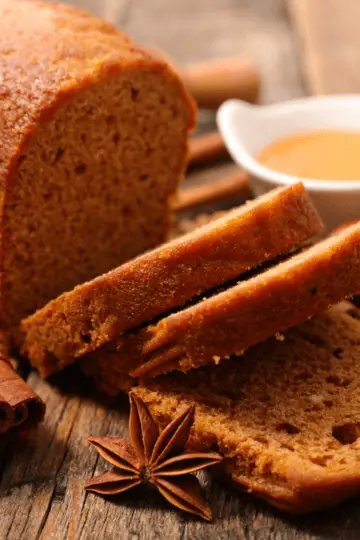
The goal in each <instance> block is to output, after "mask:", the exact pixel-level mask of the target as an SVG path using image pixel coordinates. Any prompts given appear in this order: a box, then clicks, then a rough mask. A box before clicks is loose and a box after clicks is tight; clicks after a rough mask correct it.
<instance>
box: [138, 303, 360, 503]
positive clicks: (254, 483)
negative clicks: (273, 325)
mask: <svg viewBox="0 0 360 540" xmlns="http://www.w3.org/2000/svg"><path fill="white" fill-rule="evenodd" d="M359 318H360V311H359V310H355V309H354V310H350V311H349V312H347V313H346V312H340V308H335V309H333V310H331V311H329V312H326V313H324V314H322V315H320V316H318V317H316V318H314V319H313V320H311V321H308V322H306V323H304V324H302V325H300V326H298V327H296V328H293V329H291V330H289V331H288V332H287V333H286V334H285V336H277V338H275V337H274V338H272V339H270V340H268V341H266V342H264V343H261V344H259V345H256V346H255V347H252V348H251V349H249V350H248V351H247V352H246V353H245V354H244V355H243V356H242V358H237V359H230V360H229V361H227V362H222V363H220V364H219V365H214V366H208V367H205V368H200V369H197V370H192V371H190V372H188V373H187V374H183V373H173V374H170V375H166V376H161V377H158V378H157V379H155V380H153V381H147V382H145V383H143V384H144V387H143V388H140V387H137V388H135V389H134V391H135V392H136V393H137V394H138V395H139V396H141V397H142V398H143V399H144V400H145V402H146V403H147V404H148V406H149V407H150V409H151V411H152V412H153V413H154V414H155V416H156V418H157V419H158V421H159V422H160V423H161V424H165V423H167V422H168V421H169V419H170V418H173V417H175V416H176V415H178V414H179V413H180V412H181V411H183V410H184V409H185V408H186V407H187V406H189V404H190V403H194V402H195V404H196V419H195V426H194V429H193V432H192V436H191V440H190V446H192V447H194V448H202V449H205V448H206V449H209V448H214V449H218V450H219V451H220V452H221V453H222V454H223V455H224V456H225V457H228V458H231V464H230V465H229V469H230V471H231V476H232V479H233V480H235V481H236V482H239V483H240V484H243V485H246V486H247V487H250V489H252V488H253V489H254V490H255V491H256V490H257V489H258V487H259V486H260V485H262V486H263V488H264V491H265V492H267V493H268V494H269V493H270V494H271V493H275V498H276V489H277V488H279V487H286V488H288V489H289V490H290V491H293V493H295V492H296V491H297V490H298V489H301V488H303V487H304V486H302V481H303V479H304V478H307V479H309V478H311V479H312V481H313V483H314V484H315V485H316V484H318V485H319V486H321V483H322V482H324V479H326V478H327V477H329V476H330V477H337V478H338V477H339V476H340V478H341V476H343V477H344V479H348V478H349V477H351V476H353V477H354V478H355V480H354V482H356V483H357V485H358V489H360V474H359V472H358V471H359V465H360V439H359V437H360V321H359V320H358V319H359ZM305 487H306V486H305ZM324 489H325V488H324ZM273 502H274V501H273Z"/></svg>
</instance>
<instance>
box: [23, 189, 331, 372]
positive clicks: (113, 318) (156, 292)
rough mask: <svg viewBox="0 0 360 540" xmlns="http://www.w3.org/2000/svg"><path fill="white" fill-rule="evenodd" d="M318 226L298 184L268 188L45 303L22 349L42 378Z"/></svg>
mask: <svg viewBox="0 0 360 540" xmlns="http://www.w3.org/2000/svg"><path fill="white" fill-rule="evenodd" d="M321 229H322V224H321V221H320V219H319V217H318V215H317V213H316V211H315V209H314V207H313V206H312V204H311V202H310V200H309V198H308V195H307V193H306V191H305V189H304V187H303V185H302V184H300V183H299V184H296V185H293V186H290V187H286V188H280V189H277V190H274V191H273V192H271V193H269V194H266V195H264V196H262V197H260V198H258V199H256V200H255V201H252V202H250V203H248V204H246V205H243V206H241V207H239V208H237V209H234V210H232V211H230V212H228V213H226V214H225V215H224V216H223V217H220V218H219V219H217V220H214V221H212V222H211V223H209V224H207V225H205V226H203V227H201V228H199V229H198V230H197V231H193V232H191V233H189V234H188V235H185V236H183V237H181V238H178V239H175V240H172V241H171V242H169V243H167V244H164V245H163V246H161V247H159V248H157V249H156V250H153V251H149V252H148V253H146V254H144V255H141V256H139V257H138V258H136V259H134V260H131V261H129V262H128V263H126V264H124V265H122V266H121V267H119V268H117V269H116V270H113V271H111V272H109V273H108V274H105V275H103V276H100V277H98V278H96V279H95V280H93V281H91V282H88V283H85V284H83V285H80V286H78V287H76V288H75V289H74V290H73V291H71V292H69V293H66V294H63V295H62V296H60V297H59V298H57V299H55V300H53V301H52V302H50V303H49V304H48V305H46V306H45V307H44V308H42V309H41V310H39V311H38V312H36V313H35V314H34V315H32V316H30V317H29V318H27V319H26V320H25V321H23V324H22V328H23V330H24V332H25V341H24V345H23V347H22V351H23V353H24V354H26V356H27V357H28V358H29V359H30V361H31V363H32V365H33V366H35V367H36V368H37V369H38V370H39V372H40V373H41V375H43V376H47V375H49V374H50V373H51V372H53V371H56V370H59V369H62V368H63V367H64V366H65V365H66V364H69V363H71V362H73V361H74V358H75V357H79V356H81V355H83V354H84V353H86V352H88V351H91V350H95V349H97V348H98V347H99V346H101V345H102V344H104V343H106V342H109V341H110V340H112V339H114V338H115V337H117V336H119V335H121V334H123V333H124V332H126V331H127V330H129V329H131V328H134V327H136V326H138V325H140V324H142V323H144V322H146V321H150V320H152V319H153V318H154V317H157V316H159V315H161V314H163V313H166V312H167V311H169V310H170V309H172V308H175V307H178V306H182V305H183V304H184V303H185V302H187V301H188V300H190V299H191V298H193V297H194V296H196V295H198V294H200V293H202V292H204V291H207V290H209V289H212V288H213V287H216V286H218V285H220V284H221V283H224V282H226V281H228V280H231V279H234V278H235V277H237V276H239V275H241V274H243V273H244V272H247V271H248V270H250V269H252V268H254V267H256V266H258V265H259V264H261V263H264V262H265V261H268V260H271V259H273V258H274V257H276V256H278V255H280V254H282V253H286V252H288V251H289V250H291V249H293V248H295V247H298V246H299V245H301V244H302V243H303V242H304V241H305V240H307V239H308V238H309V237H311V236H312V235H313V234H315V233H318V232H320V231H321Z"/></svg>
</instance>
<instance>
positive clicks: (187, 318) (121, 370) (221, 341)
mask: <svg viewBox="0 0 360 540" xmlns="http://www.w3.org/2000/svg"><path fill="white" fill-rule="evenodd" d="M359 276H360V224H356V225H353V226H351V227H348V228H346V229H344V230H343V231H340V232H339V233H337V234H336V235H334V236H331V237H330V238H327V239H325V240H323V241H321V242H319V243H318V244H316V245H314V246H312V247H310V248H308V249H306V250H304V251H302V252H300V253H298V254H296V255H293V256H292V257H290V258H289V259H287V260H286V261H284V262H281V263H279V264H277V265H274V266H273V267H271V268H270V269H267V270H265V271H262V272H260V273H258V274H257V275H255V276H254V277H252V278H250V279H247V280H244V281H241V282H239V283H238V284H236V285H235V286H232V287H230V288H228V289H225V290H224V291H223V292H220V293H218V294H215V295H213V296H212V297H210V298H202V299H201V300H200V301H198V302H197V303H196V304H195V305H192V306H191V307H188V308H186V309H183V310H181V311H178V312H177V313H174V314H172V315H169V316H167V317H164V318H163V319H161V320H160V321H159V322H157V323H154V324H150V325H148V326H146V327H143V328H140V329H138V330H136V331H134V332H130V333H128V334H126V335H123V336H120V337H119V338H118V340H117V341H116V342H114V343H112V344H111V345H109V346H108V347H104V348H103V349H101V350H99V351H97V352H96V354H95V353H93V354H92V355H89V357H84V359H83V366H84V365H85V363H86V362H89V363H91V364H93V365H92V366H91V367H90V366H89V369H88V368H87V367H84V369H85V370H87V371H88V372H89V371H92V375H93V376H95V378H97V376H99V377H101V378H102V383H101V384H102V386H103V387H104V389H105V390H107V387H109V389H110V391H111V393H113V392H114V391H115V387H116V384H117V385H118V387H119V390H121V389H122V388H123V381H124V378H123V377H125V376H129V375H130V376H132V377H133V378H144V377H146V378H149V377H155V376H157V375H159V374H162V373H167V372H169V371H173V370H178V371H188V370H190V369H192V368H198V367H200V366H202V365H205V364H209V363H215V364H218V363H219V362H220V361H222V360H224V359H226V358H228V357H229V356H230V355H237V356H239V358H238V362H239V364H241V363H242V355H243V352H244V350H246V349H248V348H249V347H251V346H252V345H255V344H256V343H259V342H261V341H263V340H265V339H268V338H269V337H271V336H273V335H278V338H280V339H281V332H283V331H285V330H287V329H288V328H290V327H292V326H295V325H297V324H299V323H301V322H303V321H306V320H307V319H309V318H311V317H314V316H315V315H317V314H319V313H321V312H322V311H325V310H326V309H327V308H328V307H330V306H331V305H334V304H336V303H338V302H340V301H341V300H343V299H345V298H347V297H350V296H351V295H352V294H353V293H354V292H356V291H358V290H359V288H360V286H359V279H360V278H359ZM97 374H98V375H97ZM116 380H117V382H116ZM109 381H111V383H110V385H109ZM127 384H128V383H127Z"/></svg>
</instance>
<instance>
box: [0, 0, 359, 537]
mask: <svg viewBox="0 0 360 540" xmlns="http://www.w3.org/2000/svg"><path fill="white" fill-rule="evenodd" d="M285 1H286V3H285ZM68 3H71V2H68ZM72 3H77V5H79V6H81V7H85V8H88V9H90V10H92V11H93V12H94V13H96V14H97V15H102V16H104V17H105V18H107V19H108V20H109V21H110V22H113V23H115V24H117V25H118V26H120V27H122V28H124V29H125V30H126V31H128V32H129V33H130V34H131V35H132V36H133V37H134V38H135V39H137V40H138V41H141V42H143V43H146V44H149V45H152V46H156V47H159V48H162V49H164V50H165V51H166V52H167V53H168V54H169V55H170V56H171V57H172V58H173V59H174V61H175V62H177V63H178V64H179V65H181V64H183V63H184V64H185V63H186V62H190V61H191V62H194V61H196V60H204V59H207V58H214V57H226V56H232V55H245V56H248V57H250V58H252V59H253V60H254V61H255V62H256V64H257V65H258V67H259V69H260V71H261V76H262V80H263V91H262V101H263V102H272V101H278V100H283V99H287V98H292V97H296V96H301V95H302V94H304V92H305V87H304V85H303V81H304V83H305V84H306V88H308V90H309V91H311V92H314V93H323V92H333V91H358V90H359V85H360V75H359V71H358V62H357V56H358V54H360V53H359V51H360V47H359V44H360V43H359V39H360V38H359V37H358V36H359V35H360V34H359V32H358V30H357V26H358V20H359V16H358V15H359V14H360V3H359V0H284V1H282V0H102V1H100V0H74V1H73V2H72ZM289 14H291V18H289ZM340 26H341V28H340ZM335 40H336V46H334V42H335ZM300 66H302V67H301V68H300ZM213 126H214V117H213V115H210V114H208V113H202V114H201V115H200V128H199V131H207V130H209V129H211V128H213ZM233 172H236V167H235V166H234V165H232V164H231V163H229V162H227V163H224V164H220V165H218V166H216V167H212V168H211V170H203V171H201V172H192V173H191V175H190V176H189V177H188V178H187V179H186V180H185V183H184V185H185V187H186V185H200V184H203V183H204V182H207V181H212V180H213V179H215V178H218V177H220V176H224V177H225V176H229V175H230V174H232V173H233ZM24 375H26V373H25V374H24ZM28 381H29V383H30V385H31V386H32V387H33V389H34V390H35V391H36V392H37V393H38V394H39V395H40V396H41V397H42V398H43V399H44V401H46V403H47V407H48V409H47V415H46V419H45V422H44V423H43V425H42V426H41V427H40V428H39V429H38V430H36V431H35V432H33V433H28V434H21V435H15V436H13V437H12V438H9V439H7V440H6V441H4V440H3V441H2V444H1V448H0V540H5V539H6V540H18V539H23V540H32V539H46V540H47V539H49V540H50V539H55V540H62V539H86V540H88V539H89V540H92V539H94V540H98V539H100V540H101V539H104V540H112V539H121V540H122V539H124V540H127V539H129V540H130V539H131V540H135V539H136V540H152V539H154V540H155V539H171V540H180V539H181V540H230V539H231V540H232V539H254V540H268V539H273V540H285V539H286V540H292V539H294V540H295V539H296V540H310V539H311V540H313V539H337V538H343V539H354V540H355V539H358V538H359V534H360V533H359V531H360V512H359V510H358V507H359V499H355V500H353V501H349V502H347V503H344V504H343V505H341V506H339V507H338V508H336V509H333V510H331V511H328V512H323V513H320V514H316V515H313V516H308V517H297V518H294V517H289V516H286V515H284V514H281V513H279V512H277V511H274V510H273V509H271V508H269V507H268V506H266V505H265V504H263V503H261V502H258V501H256V500H254V499H253V498H251V497H250V496H248V495H246V494H242V493H239V492H236V491H235V490H234V489H232V488H230V487H227V486H223V485H222V484H221V483H220V482H219V481H217V480H214V479H212V477H210V476H208V475H206V474H204V475H203V476H202V480H203V485H204V487H205V490H206V494H207V497H208V499H209V501H210V502H211V505H212V508H213V513H214V518H215V519H214V522H213V523H211V524H207V523H204V522H202V521H200V520H198V519H193V518H191V517H188V516H186V515H184V514H183V513H181V512H177V511H176V510H174V509H172V508H170V507H169V506H168V505H167V504H166V503H165V502H164V501H163V500H162V499H161V498H160V496H157V495H156V494H154V493H153V492H152V491H149V490H146V489H140V490H138V491H134V492H133V494H131V495H130V494H126V496H119V497H118V498H116V499H112V500H105V499H102V498H100V497H97V496H95V495H93V494H86V493H85V492H84V490H83V485H84V482H85V480H87V479H88V478H90V477H91V476H92V475H93V474H95V473H96V474H98V473H100V472H102V471H104V470H105V468H106V464H105V463H104V461H103V460H101V459H98V457H97V454H96V452H95V451H94V450H93V449H90V448H89V447H88V446H87V444H86V438H87V437H88V436H89V435H105V434H120V435H123V434H125V433H126V432H127V420H128V417H127V411H128V406H127V398H126V397H125V396H123V397H122V398H121V399H120V400H119V401H117V402H116V403H112V404H110V403H109V402H105V401H103V398H101V397H100V396H96V395H94V392H93V390H92V389H91V387H89V383H88V382H87V381H86V380H85V379H84V378H83V377H81V376H80V375H79V374H78V373H77V372H76V370H75V369H70V370H69V371H67V372H65V373H64V374H62V375H60V377H59V378H58V379H57V380H55V381H51V383H50V382H44V381H42V380H40V379H39V378H38V376H37V375H36V374H35V373H31V374H30V375H29V377H28Z"/></svg>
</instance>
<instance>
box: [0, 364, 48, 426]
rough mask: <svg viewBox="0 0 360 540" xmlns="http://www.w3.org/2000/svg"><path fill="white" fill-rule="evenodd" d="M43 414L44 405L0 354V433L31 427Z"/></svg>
mask: <svg viewBox="0 0 360 540" xmlns="http://www.w3.org/2000/svg"><path fill="white" fill-rule="evenodd" d="M44 414H45V404H44V403H43V401H42V400H41V399H40V398H39V396H37V395H36V394H35V392H33V390H32V389H31V388H30V387H29V386H28V385H27V384H26V382H25V381H23V379H22V378H21V377H19V375H18V374H17V373H16V371H14V369H13V368H12V366H11V363H10V360H9V358H7V357H6V356H4V355H3V354H0V433H5V432H6V431H9V430H10V429H12V428H14V427H16V426H20V425H21V426H22V427H31V426H33V425H36V424H37V423H38V422H40V421H41V420H42V419H43V417H44Z"/></svg>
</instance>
